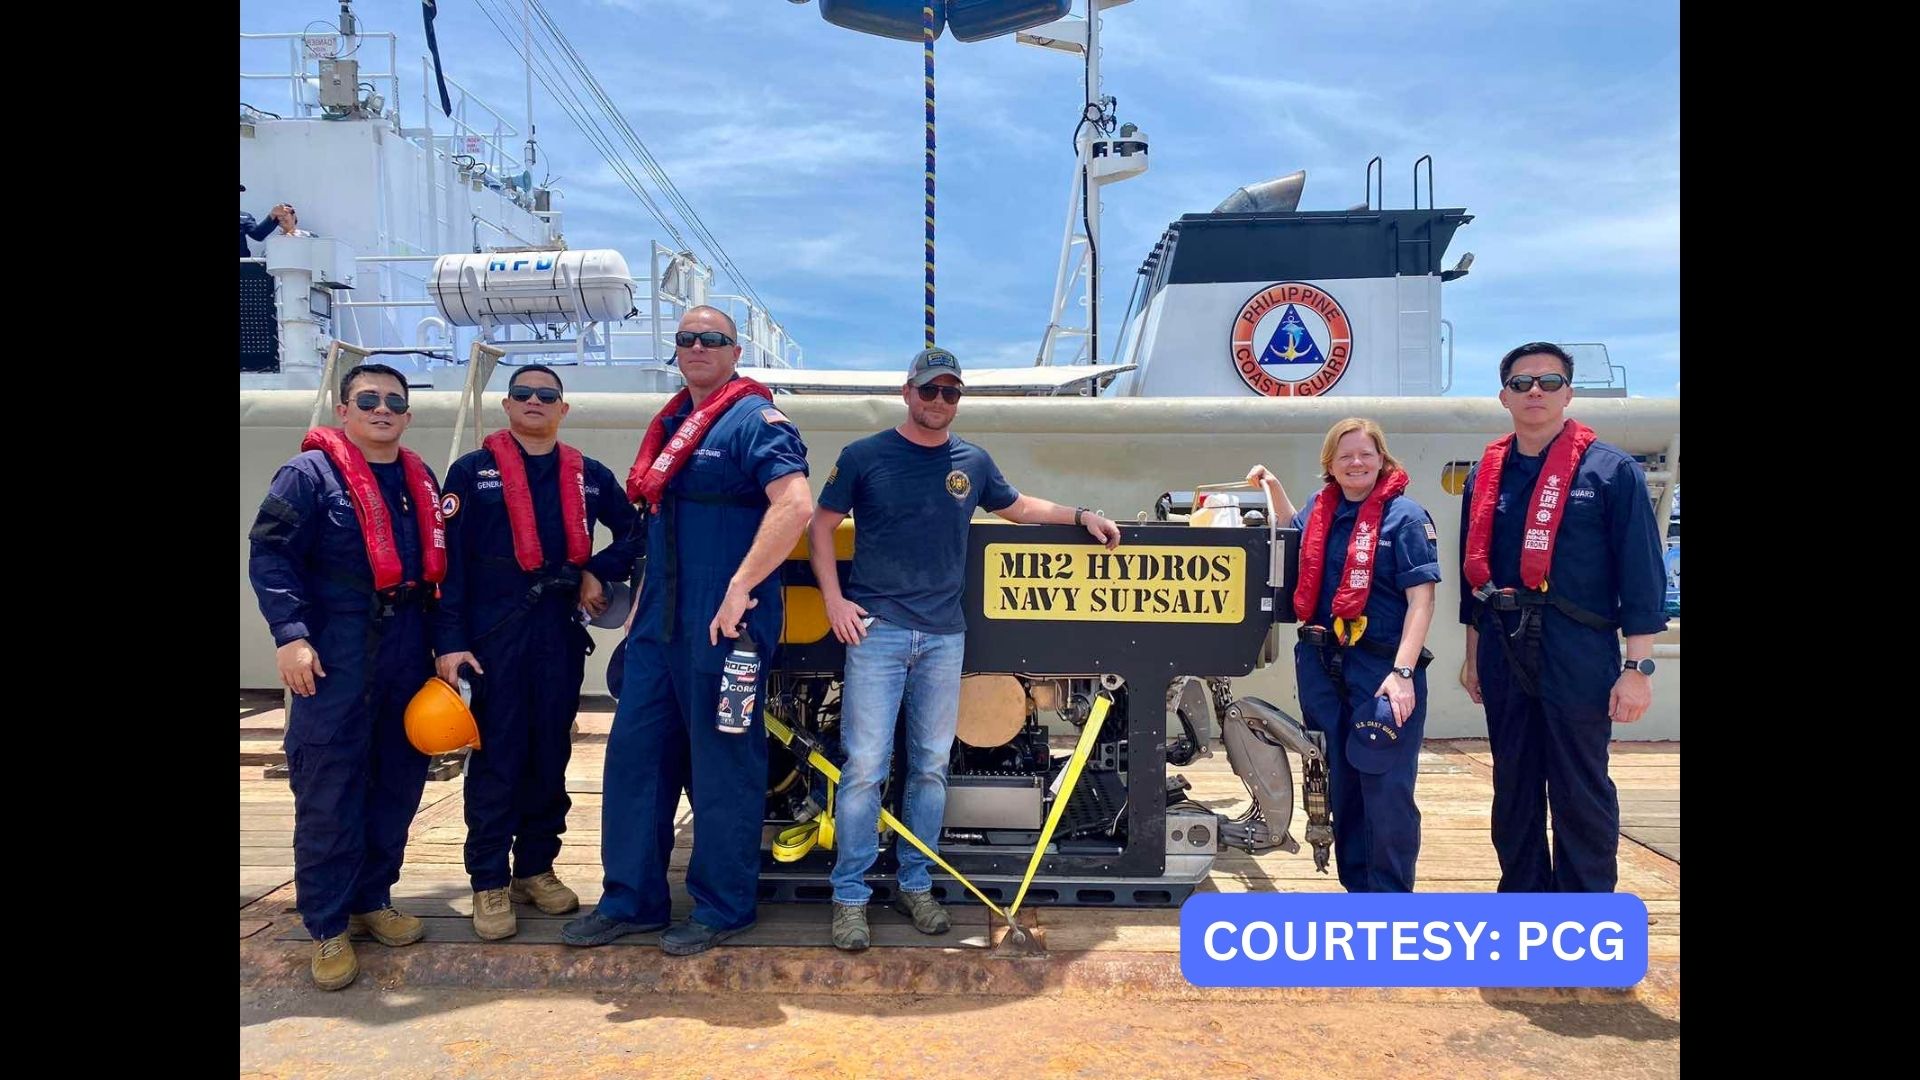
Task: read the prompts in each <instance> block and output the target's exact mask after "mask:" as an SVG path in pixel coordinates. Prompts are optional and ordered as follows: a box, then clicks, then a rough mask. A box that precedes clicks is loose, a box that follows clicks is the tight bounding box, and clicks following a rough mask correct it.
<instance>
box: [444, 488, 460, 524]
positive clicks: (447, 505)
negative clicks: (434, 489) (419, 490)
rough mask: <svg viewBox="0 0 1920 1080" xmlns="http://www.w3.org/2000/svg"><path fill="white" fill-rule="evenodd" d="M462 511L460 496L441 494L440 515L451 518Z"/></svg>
mask: <svg viewBox="0 0 1920 1080" xmlns="http://www.w3.org/2000/svg"><path fill="white" fill-rule="evenodd" d="M459 512H460V496H458V495H455V494H452V493H451V492H449V493H448V494H445V495H442V496H440V516H441V517H443V518H450V517H452V516H454V515H455V514H458V513H459Z"/></svg>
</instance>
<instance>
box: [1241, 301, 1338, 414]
mask: <svg viewBox="0 0 1920 1080" xmlns="http://www.w3.org/2000/svg"><path fill="white" fill-rule="evenodd" d="M1352 359H1353V323H1352V321H1351V320H1349V319H1348V318H1347V312H1346V309H1345V308H1342V307H1341V306H1340V301H1338V300H1335V299H1334V298H1333V296H1332V295H1331V294H1329V293H1328V292H1326V291H1325V290H1323V289H1321V288H1320V287H1319V286H1317V285H1309V284H1307V283H1306V282H1304V281H1282V282H1280V283H1279V284H1277V285H1269V286H1267V287H1266V288H1264V289H1261V290H1260V291H1259V292H1257V293H1255V294H1254V295H1253V297H1252V299H1250V300H1248V301H1247V302H1246V303H1245V304H1243V305H1242V306H1241V308H1240V314H1238V315H1236V316H1235V317H1234V320H1233V370H1235V371H1237V372H1239V373H1240V379H1241V381H1242V382H1244V383H1246V384H1247V386H1248V387H1249V388H1250V389H1251V390H1253V392H1254V393H1256V394H1263V395H1265V396H1267V397H1315V396H1317V395H1320V394H1324V393H1326V392H1327V391H1328V390H1331V389H1333V384H1335V383H1337V382H1339V381H1340V376H1342V375H1344V374H1346V371H1347V365H1348V363H1349V362H1351V361H1352Z"/></svg>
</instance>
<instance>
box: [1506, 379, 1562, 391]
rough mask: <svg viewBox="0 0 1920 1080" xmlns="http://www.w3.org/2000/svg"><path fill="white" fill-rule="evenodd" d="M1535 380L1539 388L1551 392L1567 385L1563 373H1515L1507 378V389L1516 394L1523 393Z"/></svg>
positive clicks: (1531, 387) (1529, 388)
mask: <svg viewBox="0 0 1920 1080" xmlns="http://www.w3.org/2000/svg"><path fill="white" fill-rule="evenodd" d="M1536 382H1537V383H1539V384H1540V389H1542V390H1545V391H1546V392H1547V393H1549V394H1551V393H1553V392H1554V391H1556V390H1559V389H1561V388H1562V387H1564V386H1566V385H1567V377H1566V376H1565V375H1515V376H1514V377H1513V378H1511V379H1508V380H1507V389H1509V390H1511V391H1513V392H1514V393H1516V394H1524V393H1526V392H1527V391H1529V390H1531V389H1533V384H1534V383H1536Z"/></svg>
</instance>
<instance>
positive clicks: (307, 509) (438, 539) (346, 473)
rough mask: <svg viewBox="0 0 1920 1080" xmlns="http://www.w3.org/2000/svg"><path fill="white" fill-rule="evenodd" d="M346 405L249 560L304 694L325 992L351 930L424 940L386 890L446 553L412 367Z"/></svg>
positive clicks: (363, 375) (303, 831) (305, 877)
mask: <svg viewBox="0 0 1920 1080" xmlns="http://www.w3.org/2000/svg"><path fill="white" fill-rule="evenodd" d="M334 415H335V417H337V418H338V419H339V421H340V425H341V426H340V427H337V428H314V429H313V430H312V431H309V432H308V433H307V435H306V438H305V439H303V440H302V441H301V444H300V449H301V452H300V454H299V455H297V456H296V457H294V458H293V460H291V461H289V462H287V463H286V464H285V465H283V466H281V467H280V471H279V472H277V473H275V474H274V477H273V482H272V484H271V485H270V486H269V487H268V489H267V497H266V499H265V500H263V501H262V502H261V504H260V512H259V514H258V515H257V516H256V517H255V518H254V523H253V530H252V532H251V533H250V534H249V535H248V540H249V542H250V543H251V545H252V554H251V557H250V559H249V561H248V565H247V572H248V576H249V578H250V579H251V580H252V583H253V591H254V595H255V596H256V597H257V599H258V600H259V603H260V613H261V614H262V615H265V616H266V619H267V625H268V626H269V627H270V628H271V629H272V631H273V641H274V644H275V645H277V646H278V647H279V654H278V657H277V661H278V664H279V669H280V680H281V682H283V683H284V684H285V685H286V686H287V687H288V689H290V690H292V691H293V695H294V696H293V707H292V709H291V713H290V715H289V716H288V718H287V736H286V751H287V771H288V776H289V779H290V781H291V783H292V787H293V860H294V883H295V885H296V887H297V890H298V893H299V897H298V902H299V905H300V917H301V920H302V921H303V922H304V923H305V924H306V928H307V933H308V934H310V935H311V936H312V937H313V940H314V943H315V946H314V954H313V961H312V964H311V966H310V971H311V974H312V977H313V981H314V983H315V984H316V985H318V986H319V987H320V988H321V989H323V990H338V989H341V988H342V987H344V986H346V985H347V984H349V983H351V982H353V980H354V977H355V976H357V975H358V974H359V971H360V965H359V962H358V960H356V959H355V957H354V954H353V946H352V945H351V944H350V943H349V941H348V935H349V934H351V933H352V932H354V931H365V932H366V933H369V934H372V935H373V937H374V938H375V939H376V940H378V941H379V942H380V943H381V944H384V945H389V946H399V945H407V944H411V943H412V942H415V941H418V940H419V939H420V935H421V932H422V926H421V922H420V920H419V919H417V918H414V917H413V916H411V915H403V914H401V913H400V912H398V911H395V910H394V909H393V905H392V903H391V892H390V891H391V889H392V888H393V883H394V882H395V881H398V880H399V878H400V863H401V860H402V858H403V856H404V855H405V853H406V844H407V828H408V826H409V825H411V824H412V822H413V815H414V811H415V810H416V809H417V808H418V807H419V805H420V792H421V790H422V789H423V788H424V787H425V786H426V782H427V757H426V755H424V754H422V753H420V752H419V751H418V750H415V749H414V748H413V746H412V744H411V743H409V742H408V741H407V733H406V727H405V724H404V722H403V719H404V716H405V713H406V708H407V702H408V701H410V700H412V698H413V695H414V694H415V693H416V692H418V691H419V689H420V687H421V684H422V683H424V682H426V681H427V679H428V678H429V677H431V676H432V674H433V653H432V652H431V650H430V649H429V647H428V628H427V622H428V615H427V612H426V611H425V610H424V608H425V607H426V605H427V603H428V602H429V600H430V599H431V597H432V595H433V592H434V588H435V585H436V584H437V583H438V582H440V581H441V580H442V579H444V578H445V576H446V567H447V551H446V532H445V528H444V525H443V523H442V521H441V519H440V493H439V490H438V488H437V487H436V485H435V482H434V478H433V471H432V470H431V469H429V468H427V466H426V464H425V463H424V462H423V461H421V460H420V456H419V455H418V454H415V453H414V452H413V451H411V450H407V449H405V448H404V447H402V446H401V445H400V437H401V435H402V434H404V433H405V432H406V430H407V424H408V423H409V422H411V421H412V419H413V416H412V414H411V413H410V412H409V411H408V404H407V384H406V380H405V379H404V378H402V377H401V375H400V373H399V372H398V371H395V370H394V369H392V368H390V367H387V366H385V365H383V364H363V365H360V366H359V367H356V368H354V369H352V370H351V371H349V372H347V373H346V375H345V376H344V377H342V378H341V380H340V403H339V404H338V405H336V406H334Z"/></svg>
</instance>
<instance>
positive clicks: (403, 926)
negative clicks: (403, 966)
mask: <svg viewBox="0 0 1920 1080" xmlns="http://www.w3.org/2000/svg"><path fill="white" fill-rule="evenodd" d="M347 932H348V933H349V934H351V933H357V932H365V933H368V934H372V935H373V940H375V941H377V942H379V943H380V944H382V945H391V946H393V947H394V948H399V947H400V946H402V945H411V944H413V943H414V942H416V941H419V940H420V936H421V935H422V934H425V933H426V932H427V924H426V923H423V922H421V921H420V920H419V919H416V918H414V917H413V916H411V915H408V914H405V913H404V912H400V911H395V910H394V909H393V908H392V907H383V908H381V909H380V910H379V911H369V912H366V913H364V914H360V915H349V916H347Z"/></svg>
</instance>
